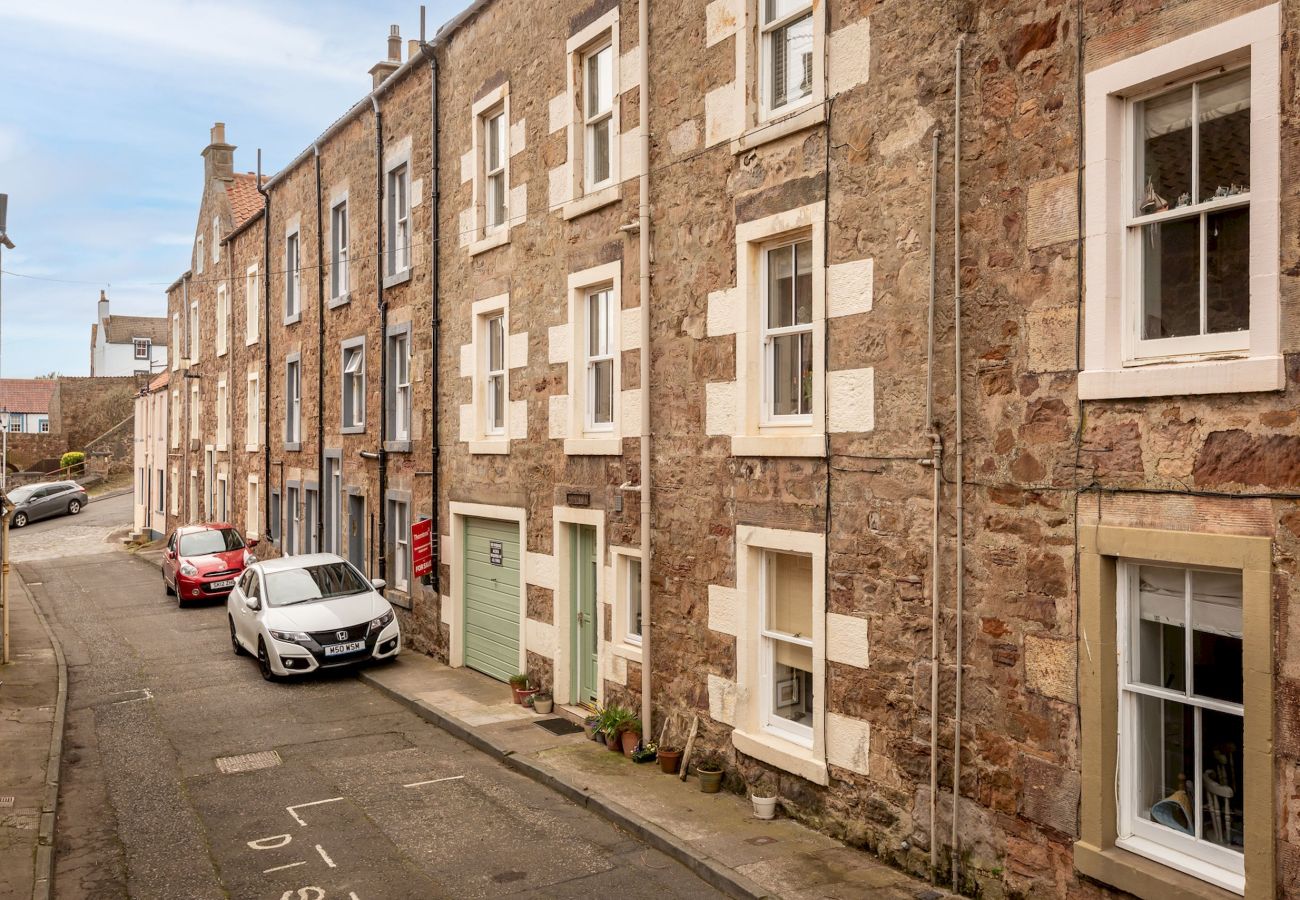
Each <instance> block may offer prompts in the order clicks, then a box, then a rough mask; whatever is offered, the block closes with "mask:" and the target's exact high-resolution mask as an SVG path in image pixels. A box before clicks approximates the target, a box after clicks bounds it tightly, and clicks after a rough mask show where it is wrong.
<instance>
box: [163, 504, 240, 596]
mask: <svg viewBox="0 0 1300 900" xmlns="http://www.w3.org/2000/svg"><path fill="white" fill-rule="evenodd" d="M256 546H257V541H255V540H254V541H247V542H246V541H245V540H244V538H243V536H242V535H240V533H239V532H238V531H237V530H236V529H235V527H234V526H233V525H228V524H226V523H225V522H214V523H212V524H210V525H183V526H181V527H180V528H177V529H176V530H175V531H173V532H172V536H171V537H170V538H168V539H167V549H166V550H164V551H163V559H162V577H163V586H164V587H165V588H166V589H167V593H169V594H175V595H176V603H177V605H178V606H184V605H185V601H186V600H201V599H205V598H213V599H215V598H220V597H225V596H226V595H227V594H229V593H230V589H231V588H233V587H234V586H235V580H236V579H237V578H239V576H240V575H241V574H243V572H244V568H245V567H246V566H247V565H248V564H249V563H252V562H256V561H257V557H256V556H254V555H253V554H252V549H253V548H254V547H256Z"/></svg>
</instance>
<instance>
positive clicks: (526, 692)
mask: <svg viewBox="0 0 1300 900" xmlns="http://www.w3.org/2000/svg"><path fill="white" fill-rule="evenodd" d="M511 690H513V691H514V692H515V702H516V703H518V704H519V705H520V706H523V705H524V699H525V698H526V697H531V696H533V695H534V694H536V693H537V688H511Z"/></svg>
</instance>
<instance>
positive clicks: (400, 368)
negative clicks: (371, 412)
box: [384, 331, 411, 441]
mask: <svg viewBox="0 0 1300 900" xmlns="http://www.w3.org/2000/svg"><path fill="white" fill-rule="evenodd" d="M410 353H411V344H410V332H409V331H400V332H396V333H393V334H390V335H389V336H388V367H389V368H388V396H387V397H386V398H384V399H385V402H386V403H387V404H388V434H387V435H385V436H384V437H385V439H386V440H390V441H409V440H410V439H411V356H410Z"/></svg>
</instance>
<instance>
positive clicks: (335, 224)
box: [330, 199, 350, 300]
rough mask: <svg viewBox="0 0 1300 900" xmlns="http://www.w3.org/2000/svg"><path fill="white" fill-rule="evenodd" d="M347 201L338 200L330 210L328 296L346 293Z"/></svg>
mask: <svg viewBox="0 0 1300 900" xmlns="http://www.w3.org/2000/svg"><path fill="white" fill-rule="evenodd" d="M349 284H350V282H349V281H348V201H347V200H346V199H344V200H340V201H339V202H338V203H336V204H334V207H333V209H331V210H330V297H331V298H332V299H334V300H339V299H342V298H343V297H346V296H347V294H348V285H349Z"/></svg>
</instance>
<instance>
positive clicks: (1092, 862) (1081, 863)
mask: <svg viewBox="0 0 1300 900" xmlns="http://www.w3.org/2000/svg"><path fill="white" fill-rule="evenodd" d="M1074 868H1075V869H1076V870H1077V871H1078V872H1080V873H1081V874H1083V875H1087V876H1088V877H1089V878H1092V879H1094V880H1096V881H1100V882H1102V883H1103V884H1108V885H1110V886H1111V887H1116V888H1119V889H1120V890H1122V891H1127V892H1128V893H1130V894H1132V895H1133V896H1135V897H1140V898H1141V900H1240V898H1241V895H1240V894H1234V893H1232V892H1231V891H1226V890H1224V889H1223V888H1219V887H1215V886H1214V885H1212V884H1209V883H1207V882H1204V881H1201V880H1200V879H1199V878H1194V877H1192V876H1191V875H1186V874H1184V873H1182V872H1179V871H1178V870H1177V869H1171V868H1169V867H1168V866H1162V865H1161V864H1160V863H1158V862H1156V861H1155V860H1151V859H1147V858H1146V857H1144V856H1139V855H1138V854H1136V853H1130V852H1129V851H1127V850H1121V849H1120V848H1118V847H1109V848H1107V849H1104V850H1103V849H1102V848H1100V847H1097V846H1095V845H1093V844H1088V843H1085V842H1084V841H1078V842H1076V843H1075V845H1074ZM1269 895H1270V896H1271V891H1270V892H1269Z"/></svg>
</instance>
